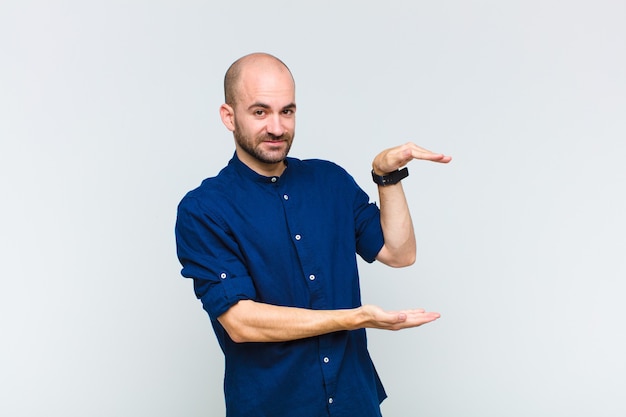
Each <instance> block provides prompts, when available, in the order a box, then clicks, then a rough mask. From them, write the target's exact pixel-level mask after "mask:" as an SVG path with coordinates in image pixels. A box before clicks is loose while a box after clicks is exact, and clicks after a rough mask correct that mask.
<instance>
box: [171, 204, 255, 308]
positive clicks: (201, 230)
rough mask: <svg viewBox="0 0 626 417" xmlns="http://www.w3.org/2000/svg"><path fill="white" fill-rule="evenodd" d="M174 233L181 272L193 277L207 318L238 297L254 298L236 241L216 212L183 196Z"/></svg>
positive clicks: (229, 305) (237, 299)
mask: <svg viewBox="0 0 626 417" xmlns="http://www.w3.org/2000/svg"><path fill="white" fill-rule="evenodd" d="M175 234H176V250H177V254H178V259H179V261H180V263H181V265H182V266H183V269H182V271H181V273H182V275H183V276H184V277H187V278H192V279H193V281H194V290H195V293H196V297H198V298H199V299H200V300H201V301H202V305H203V307H204V309H205V310H206V312H207V313H208V314H209V316H210V317H211V319H213V320H217V318H218V317H219V316H221V315H222V314H223V313H225V312H226V311H227V310H228V309H229V308H230V307H231V306H233V305H234V304H236V303H237V302H238V301H239V300H245V299H252V300H254V299H255V298H256V290H255V287H254V283H253V281H252V278H251V277H250V274H249V272H248V271H247V269H246V267H245V264H244V262H243V256H242V252H241V250H240V248H239V245H238V244H237V241H236V240H235V238H234V237H233V236H232V234H231V233H229V231H228V227H227V225H226V223H225V222H224V221H223V220H222V219H220V217H219V215H218V214H216V213H211V211H210V210H209V209H208V208H207V207H203V205H202V204H201V203H200V202H199V201H198V199H196V198H194V197H186V198H184V199H183V200H182V201H181V203H180V204H179V206H178V214H177V218H176V228H175Z"/></svg>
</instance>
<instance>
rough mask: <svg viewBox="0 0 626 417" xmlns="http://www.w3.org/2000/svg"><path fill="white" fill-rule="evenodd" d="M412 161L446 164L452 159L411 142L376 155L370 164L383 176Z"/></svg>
mask: <svg viewBox="0 0 626 417" xmlns="http://www.w3.org/2000/svg"><path fill="white" fill-rule="evenodd" d="M413 159H422V160H425V161H433V162H440V163H444V164H447V163H448V162H450V161H451V160H452V157H450V156H447V155H444V154H441V153H434V152H431V151H429V150H428V149H424V148H422V147H420V146H417V145H416V144H414V143H412V142H408V143H405V144H404V145H400V146H396V147H394V148H389V149H385V150H384V151H382V152H381V153H379V154H378V155H376V157H375V158H374V162H372V168H373V169H374V172H375V173H376V174H378V175H385V174H388V173H390V172H393V171H395V170H397V169H399V168H401V167H403V166H405V165H406V164H408V163H409V162H410V161H412V160H413Z"/></svg>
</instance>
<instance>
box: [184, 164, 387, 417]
mask: <svg viewBox="0 0 626 417" xmlns="http://www.w3.org/2000/svg"><path fill="white" fill-rule="evenodd" d="M286 163H287V167H286V169H285V171H284V172H283V174H282V175H281V176H280V177H265V176H262V175H259V174H257V173H256V172H254V171H252V170H251V169H250V168H248V167H247V166H246V165H245V164H243V163H242V162H241V161H240V160H239V159H238V158H237V156H236V155H235V156H234V157H233V159H232V160H231V161H230V162H229V164H228V166H227V167H225V168H224V169H223V170H222V171H221V172H220V173H219V174H218V176H217V177H214V178H208V179H206V180H204V181H203V182H202V184H201V185H200V187H198V188H197V189H195V190H193V191H190V192H189V193H188V194H187V195H186V196H185V197H184V198H183V200H182V201H181V203H180V205H179V207H178V218H177V222H176V241H177V250H178V257H179V259H180V262H181V264H182V265H183V269H182V275H183V276H185V277H189V278H193V282H194V290H195V293H196V296H197V297H198V298H199V299H200V300H201V301H202V304H203V307H204V309H205V310H206V311H207V313H208V314H209V316H210V318H211V322H212V324H213V328H214V330H215V334H216V336H217V339H218V341H219V344H220V347H221V348H222V351H223V352H224V356H225V360H226V365H225V370H226V372H225V380H224V391H225V399H226V411H227V416H228V417H240V416H246V417H248V416H255V417H263V416H267V417H281V416H289V417H294V416H298V417H321V416H335V417H339V416H350V417H354V416H359V417H370V416H372V417H374V416H380V407H379V404H380V402H382V400H384V399H385V397H386V394H385V391H384V389H383V387H382V385H381V383H380V380H379V378H378V375H377V373H376V370H375V369H374V365H373V364H372V361H371V359H370V356H369V353H368V351H367V341H366V334H365V329H360V330H354V331H341V332H334V333H330V334H326V335H321V336H317V337H311V338H306V339H300V340H295V341H289V342H272V343H234V342H233V341H232V340H231V339H230V337H229V336H228V333H226V331H225V330H224V328H223V327H222V326H221V325H220V323H219V322H218V321H217V318H218V317H219V316H220V315H221V314H223V313H224V312H226V310H228V309H229V308H230V307H231V306H233V305H234V304H236V303H237V302H238V301H239V300H243V299H250V300H255V301H258V302H262V303H267V304H273V305H280V306H291V307H302V308H309V309H317V310H329V309H347V308H354V307H358V306H360V305H361V297H360V288H359V276H358V271H357V259H356V254H358V255H360V256H361V257H362V258H363V259H364V260H366V261H367V262H373V261H374V258H375V257H376V255H377V254H378V252H379V251H380V249H381V248H382V246H383V234H382V229H381V226H380V212H379V209H378V207H377V206H376V205H375V204H373V203H370V202H369V198H368V196H367V195H366V194H365V192H363V190H361V189H360V188H359V187H358V185H357V184H356V183H355V181H354V180H353V178H352V177H351V176H350V175H349V174H348V173H347V172H346V171H345V170H343V169H342V168H340V167H339V166H337V165H335V164H333V163H331V162H327V161H321V160H304V161H301V160H298V159H295V158H288V159H287V161H286Z"/></svg>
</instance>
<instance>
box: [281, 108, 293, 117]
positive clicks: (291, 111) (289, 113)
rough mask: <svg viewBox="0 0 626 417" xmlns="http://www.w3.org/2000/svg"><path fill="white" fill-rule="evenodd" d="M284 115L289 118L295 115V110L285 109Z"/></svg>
mask: <svg viewBox="0 0 626 417" xmlns="http://www.w3.org/2000/svg"><path fill="white" fill-rule="evenodd" d="M283 114H285V115H287V116H291V115H292V114H294V111H293V109H285V110H283Z"/></svg>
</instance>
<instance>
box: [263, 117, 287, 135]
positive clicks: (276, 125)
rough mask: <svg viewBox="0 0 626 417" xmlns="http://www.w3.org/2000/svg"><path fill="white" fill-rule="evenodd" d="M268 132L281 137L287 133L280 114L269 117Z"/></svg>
mask: <svg viewBox="0 0 626 417" xmlns="http://www.w3.org/2000/svg"><path fill="white" fill-rule="evenodd" d="M267 133H269V134H270V135H272V136H276V137H281V136H282V135H283V134H284V133H285V127H284V126H283V123H282V120H281V119H280V115H279V114H275V115H272V116H271V117H268V119H267Z"/></svg>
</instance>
